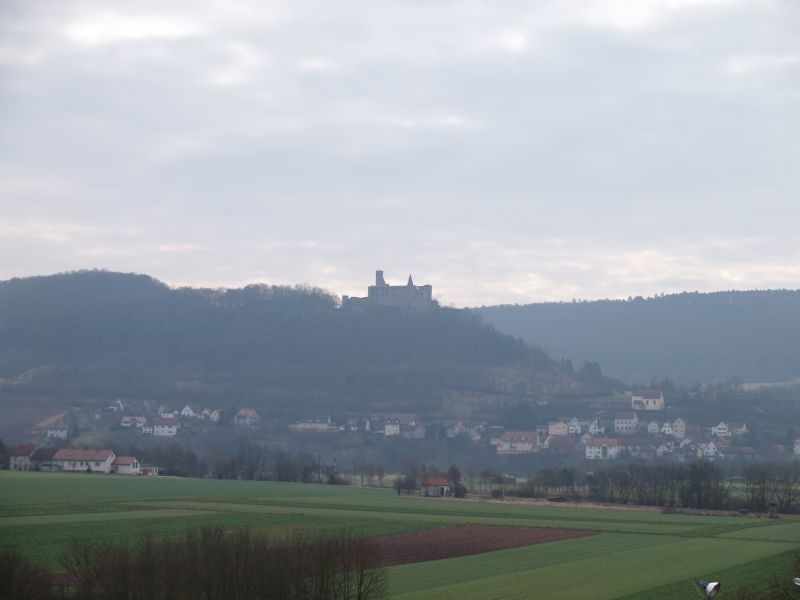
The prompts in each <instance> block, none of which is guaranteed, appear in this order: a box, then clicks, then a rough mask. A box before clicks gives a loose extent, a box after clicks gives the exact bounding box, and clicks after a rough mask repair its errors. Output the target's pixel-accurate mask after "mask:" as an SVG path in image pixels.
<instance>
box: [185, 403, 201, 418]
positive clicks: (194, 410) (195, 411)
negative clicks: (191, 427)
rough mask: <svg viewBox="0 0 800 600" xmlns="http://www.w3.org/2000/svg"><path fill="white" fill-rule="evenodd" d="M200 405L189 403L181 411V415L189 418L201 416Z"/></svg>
mask: <svg viewBox="0 0 800 600" xmlns="http://www.w3.org/2000/svg"><path fill="white" fill-rule="evenodd" d="M200 412H201V411H200V407H199V406H197V405H196V404H187V405H186V406H184V407H183V410H182V411H181V416H182V417H186V418H187V419H197V418H199V417H200Z"/></svg>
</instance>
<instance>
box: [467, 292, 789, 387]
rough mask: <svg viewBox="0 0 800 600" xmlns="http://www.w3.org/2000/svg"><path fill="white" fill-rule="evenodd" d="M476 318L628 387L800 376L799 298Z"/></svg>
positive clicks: (738, 297)
mask: <svg viewBox="0 0 800 600" xmlns="http://www.w3.org/2000/svg"><path fill="white" fill-rule="evenodd" d="M476 312H477V313H478V314H480V315H482V316H483V317H484V319H485V321H486V322H487V323H490V324H493V325H494V326H495V327H496V328H497V329H498V330H500V331H503V332H505V333H508V334H511V335H515V336H521V337H522V338H523V339H525V340H527V341H529V342H535V343H536V344H538V345H539V346H541V347H542V348H543V349H544V350H545V351H546V352H548V353H549V354H550V355H551V356H554V357H567V358H570V359H572V360H573V361H576V360H577V361H583V360H596V361H599V362H600V364H601V365H602V366H603V369H604V371H606V373H607V374H609V375H612V376H615V377H618V378H621V379H623V380H624V381H628V382H640V383H647V382H649V381H651V380H652V379H653V378H659V379H660V378H663V377H669V378H671V379H673V380H674V381H677V382H683V383H692V382H708V381H724V380H727V379H729V378H743V379H745V380H748V381H781V380H788V379H793V378H796V377H798V376H800V291H785V290H779V291H747V292H719V293H710V294H700V293H683V294H675V295H668V296H660V297H656V298H647V299H643V298H635V299H630V300H626V301H610V300H601V301H596V302H576V303H547V304H527V305H514V306H510V305H504V306H489V307H482V308H480V309H476Z"/></svg>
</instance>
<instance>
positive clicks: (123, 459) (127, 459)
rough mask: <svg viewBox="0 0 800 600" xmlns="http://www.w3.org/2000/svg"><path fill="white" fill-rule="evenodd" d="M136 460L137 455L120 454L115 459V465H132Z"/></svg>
mask: <svg viewBox="0 0 800 600" xmlns="http://www.w3.org/2000/svg"><path fill="white" fill-rule="evenodd" d="M134 462H136V457H135V456H118V457H117V458H115V459H114V464H115V465H132V464H133V463H134Z"/></svg>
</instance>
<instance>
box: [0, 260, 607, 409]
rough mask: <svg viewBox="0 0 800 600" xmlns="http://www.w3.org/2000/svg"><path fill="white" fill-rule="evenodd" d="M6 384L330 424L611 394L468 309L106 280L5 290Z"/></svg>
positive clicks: (2, 384)
mask: <svg viewBox="0 0 800 600" xmlns="http://www.w3.org/2000/svg"><path fill="white" fill-rule="evenodd" d="M0 378H2V379H0V396H2V395H6V396H8V395H15V396H20V395H23V396H24V395H36V396H43V397H49V398H53V399H54V401H63V402H64V403H68V402H71V401H73V400H74V399H80V398H108V397H128V398H130V397H140V398H153V399H156V400H161V401H168V402H170V403H171V404H178V403H180V402H183V401H194V402H201V403H206V402H208V403H215V404H216V405H221V406H232V405H238V406H242V405H252V406H259V407H262V408H267V409H274V410H275V411H281V410H284V411H292V412H297V411H302V412H314V411H318V412H320V413H322V414H323V415H324V414H326V413H328V412H334V413H335V412H342V411H375V412H378V411H390V412H402V411H436V410H438V409H439V408H440V407H441V403H442V401H443V398H445V397H446V396H452V394H453V391H454V390H470V391H472V392H474V391H475V390H478V391H481V392H487V393H493V392H500V393H514V394H530V395H532V396H535V395H537V394H541V393H549V392H552V391H559V390H564V389H569V390H571V391H576V390H578V391H580V390H584V389H585V390H591V389H593V388H594V387H596V386H597V385H601V386H602V385H607V382H605V383H603V382H594V383H593V382H592V381H591V380H590V378H584V379H585V381H580V377H578V376H573V375H571V374H568V373H564V372H562V370H561V368H560V366H559V365H557V364H556V363H554V362H553V361H552V360H550V359H549V358H548V357H547V356H546V355H545V354H544V353H543V352H542V351H541V350H538V349H534V348H531V347H529V346H527V345H526V344H525V343H523V342H522V341H521V340H519V339H516V338H514V337H512V336H508V335H504V334H500V333H498V332H497V331H495V330H494V329H493V328H491V327H488V326H485V325H483V324H482V322H481V319H480V317H479V316H478V315H476V314H474V313H472V312H470V311H464V310H453V309H447V308H441V307H438V306H436V307H434V308H433V309H432V310H430V311H425V312H411V311H402V310H396V309H389V308H383V309H381V308H374V309H370V310H363V309H359V310H354V309H349V308H340V307H339V302H338V298H337V297H335V296H334V295H332V294H330V293H327V292H325V291H323V290H319V289H312V288H307V287H292V288H289V287H273V286H264V285H254V286H248V287H245V288H242V289H225V290H210V289H190V288H180V289H172V288H170V287H168V286H167V285H165V284H163V283H161V282H159V281H157V280H155V279H152V278H150V277H147V276H144V275H133V274H122V273H109V272H104V271H84V272H76V273H68V274H61V275H54V276H47V277H31V278H25V279H13V280H9V281H5V282H2V283H0ZM59 399H61V400H59Z"/></svg>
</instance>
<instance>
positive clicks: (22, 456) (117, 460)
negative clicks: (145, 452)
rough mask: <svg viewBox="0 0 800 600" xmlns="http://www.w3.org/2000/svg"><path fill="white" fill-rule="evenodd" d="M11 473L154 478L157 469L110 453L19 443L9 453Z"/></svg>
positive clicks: (104, 450)
mask: <svg viewBox="0 0 800 600" xmlns="http://www.w3.org/2000/svg"><path fill="white" fill-rule="evenodd" d="M9 469H10V470H12V471H45V472H50V473H53V472H78V473H117V474H119V475H146V476H151V477H154V476H157V475H158V467H156V466H154V465H143V464H141V462H139V460H138V459H137V458H136V457H134V456H117V455H116V454H115V453H114V451H113V450H106V449H100V450H92V449H87V448H61V449H56V448H40V447H39V446H36V445H35V444H22V445H19V446H16V447H15V448H13V449H12V451H11V457H10V460H9Z"/></svg>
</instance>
